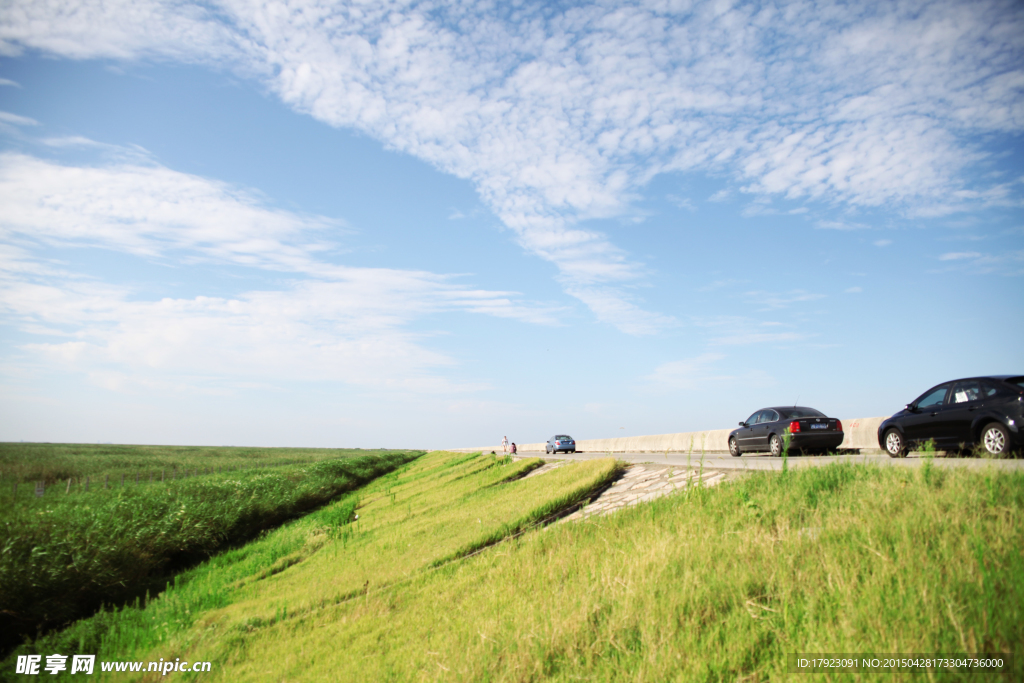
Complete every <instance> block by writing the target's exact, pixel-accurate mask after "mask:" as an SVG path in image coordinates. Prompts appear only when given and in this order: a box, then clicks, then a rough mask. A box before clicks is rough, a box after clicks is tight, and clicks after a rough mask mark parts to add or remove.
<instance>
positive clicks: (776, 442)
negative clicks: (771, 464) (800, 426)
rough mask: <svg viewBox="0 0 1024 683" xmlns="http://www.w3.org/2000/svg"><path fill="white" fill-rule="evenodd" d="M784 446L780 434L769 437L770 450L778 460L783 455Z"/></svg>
mask: <svg viewBox="0 0 1024 683" xmlns="http://www.w3.org/2000/svg"><path fill="white" fill-rule="evenodd" d="M783 447H784V444H783V443H782V437H780V436H779V435H778V434H772V435H771V436H769V437H768V450H770V451H771V452H772V455H774V456H775V457H776V458H777V457H779V456H780V455H782V449H783Z"/></svg>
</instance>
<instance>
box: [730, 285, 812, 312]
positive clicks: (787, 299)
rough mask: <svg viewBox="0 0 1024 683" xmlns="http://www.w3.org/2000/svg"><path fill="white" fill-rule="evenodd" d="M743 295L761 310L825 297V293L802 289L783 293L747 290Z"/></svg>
mask: <svg viewBox="0 0 1024 683" xmlns="http://www.w3.org/2000/svg"><path fill="white" fill-rule="evenodd" d="M743 296H744V297H745V298H746V299H747V302H748V303H749V304H751V305H753V306H758V307H760V310H762V311H770V310H775V309H780V308H788V307H789V306H792V305H793V304H797V303H803V302H805V301H817V300H818V299H824V298H825V295H824V294H815V293H813V292H806V291H804V290H802V289H794V290H792V291H789V292H783V293H779V292H764V291H752V292H745V293H744V294H743Z"/></svg>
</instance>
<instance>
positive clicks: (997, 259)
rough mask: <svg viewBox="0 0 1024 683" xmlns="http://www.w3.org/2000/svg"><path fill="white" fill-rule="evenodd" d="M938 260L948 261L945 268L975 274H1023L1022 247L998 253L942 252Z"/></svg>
mask: <svg viewBox="0 0 1024 683" xmlns="http://www.w3.org/2000/svg"><path fill="white" fill-rule="evenodd" d="M939 260H940V261H948V262H949V263H950V265H949V267H948V268H946V270H961V271H965V272H969V273H974V274H976V275H988V274H991V273H998V274H1001V275H1011V276H1020V275H1024V249H1018V250H1015V251H1005V252H1002V253H1000V254H983V253H980V252H977V251H957V252H950V253H947V254H942V255H941V256H939Z"/></svg>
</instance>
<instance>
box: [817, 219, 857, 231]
mask: <svg viewBox="0 0 1024 683" xmlns="http://www.w3.org/2000/svg"><path fill="white" fill-rule="evenodd" d="M815 227H816V228H820V229H822V230H868V229H870V228H871V226H870V225H866V224H864V223H849V222H847V221H818V223H817V224H816V225H815Z"/></svg>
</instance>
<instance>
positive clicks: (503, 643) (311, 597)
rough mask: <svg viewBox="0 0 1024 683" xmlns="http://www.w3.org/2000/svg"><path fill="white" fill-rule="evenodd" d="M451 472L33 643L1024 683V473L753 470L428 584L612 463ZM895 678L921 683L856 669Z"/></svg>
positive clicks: (384, 670) (421, 464)
mask: <svg viewBox="0 0 1024 683" xmlns="http://www.w3.org/2000/svg"><path fill="white" fill-rule="evenodd" d="M445 457H449V458H450V457H451V456H445ZM453 462H456V463H457V462H458V461H457V460H455V461H453V460H448V461H447V462H445V461H444V460H442V456H440V455H438V454H432V455H430V456H427V457H425V458H423V459H421V460H420V461H418V462H416V463H413V464H412V465H410V466H408V467H407V468H406V471H405V472H404V473H402V474H401V475H398V476H396V475H390V476H389V477H387V481H385V480H379V481H378V482H375V483H374V484H371V486H370V489H371V490H372V493H367V494H364V499H363V503H364V505H365V507H364V508H361V509H360V510H359V512H360V520H359V522H358V525H349V526H344V525H343V526H340V527H339V526H337V522H341V521H343V520H344V519H345V515H347V514H348V513H349V511H351V510H353V509H354V507H353V501H352V500H351V499H349V500H345V501H340V502H339V503H336V504H334V505H331V506H328V507H327V508H325V509H323V510H321V511H318V512H316V513H314V514H312V515H309V516H308V517H306V518H303V519H301V520H298V521H296V522H293V523H291V524H289V525H288V526H286V527H284V528H282V529H280V530H278V531H275V532H273V533H271V534H269V535H268V536H267V537H266V538H264V539H261V540H260V541H258V542H256V543H252V544H250V545H248V546H246V547H245V548H242V549H238V550H234V551H230V552H228V553H224V554H222V555H219V556H217V557H216V558H214V559H213V560H211V561H210V562H208V563H206V564H204V565H203V566H201V567H199V568H197V569H196V570H193V571H192V572H189V573H188V574H187V575H186V576H185V577H183V580H182V583H181V584H180V585H179V586H178V587H177V588H175V589H173V590H171V591H168V592H167V593H166V594H165V595H164V596H163V597H161V598H160V599H159V600H155V601H154V602H153V603H152V604H151V605H150V607H149V608H147V609H145V610H134V609H129V610H125V611H122V612H119V613H116V614H109V613H108V614H104V615H101V617H102V618H96V619H92V620H88V621H86V622H82V623H81V624H79V625H78V626H77V627H76V628H75V629H72V630H69V631H68V632H66V633H65V634H64V635H63V636H62V638H63V639H64V640H62V641H61V640H52V639H51V640H47V641H43V642H40V643H37V644H36V645H35V646H33V648H32V649H31V650H30V651H32V652H37V653H50V652H71V651H77V652H99V653H100V658H106V659H122V660H127V659H136V660H152V661H155V660H157V659H158V658H161V657H163V658H165V659H167V658H176V657H181V658H182V659H188V660H189V661H203V660H208V661H211V662H213V663H214V665H213V670H212V671H211V672H210V673H207V674H203V675H202V678H203V680H206V679H208V678H210V679H217V680H231V681H236V680H237V681H265V680H290V681H291V680H332V681H333V680H359V681H363V680H400V681H404V680H420V679H440V680H467V681H468V680H473V681H476V680H512V681H531V680H566V681H567V680H578V679H586V680H598V681H619V680H649V681H662V680H682V681H692V680H699V681H737V680H744V681H763V680H788V679H789V678H790V676H788V675H787V674H785V673H784V672H785V670H786V656H787V654H788V653H795V652H805V653H829V652H835V653H882V654H897V653H980V652H1001V653H1011V654H1013V656H1014V669H1013V671H1011V672H1009V673H1008V674H1005V675H1003V676H998V675H995V676H994V675H987V676H986V677H985V678H986V680H1006V681H1018V680H1022V679H1024V648H1022V643H1024V614H1022V609H1024V608H1022V605H1024V555H1022V551H1021V548H1022V547H1024V475H1021V474H1018V473H1002V472H994V471H989V472H985V471H982V472H975V471H968V470H966V469H964V470H960V469H945V468H944V469H935V468H932V467H930V466H929V465H928V464H926V465H925V466H924V467H922V468H920V469H916V470H910V469H904V468H895V467H894V468H876V467H871V466H865V465H850V464H833V465H830V466H828V467H822V468H806V469H799V470H796V471H789V472H786V473H781V474H780V473H761V472H755V473H751V474H750V475H749V476H748V477H746V478H744V479H741V480H738V481H735V482H728V483H724V484H721V485H719V486H717V487H715V488H712V489H694V490H691V491H690V492H689V493H687V494H678V495H674V496H670V497H666V498H662V499H659V500H656V501H654V502H652V503H649V504H644V505H640V506H636V507H633V508H629V509H626V510H623V511H620V512H618V513H615V514H613V515H610V516H606V517H600V518H596V519H593V520H591V521H588V522H582V523H566V524H558V525H555V526H551V527H547V528H546V529H545V530H544V531H536V532H531V533H527V534H524V535H522V536H519V537H517V538H514V539H511V540H509V541H507V542H505V543H501V544H498V545H494V546H492V547H489V548H487V549H485V550H484V551H483V552H479V553H477V554H475V555H473V556H470V557H466V558H464V559H461V560H459V561H455V562H449V563H446V564H444V565H442V566H439V567H437V568H436V569H434V570H432V571H423V570H424V569H425V568H427V567H431V566H436V565H437V562H438V561H439V560H442V559H443V558H446V557H453V556H456V555H458V554H460V553H466V552H467V551H469V550H471V549H473V548H477V547H480V546H481V545H482V542H483V540H484V539H493V538H496V537H498V536H501V535H504V534H507V533H508V532H509V531H511V530H512V529H516V528H521V527H524V526H528V525H529V524H530V521H529V520H531V519H532V518H535V517H536V514H543V510H549V509H551V508H552V507H554V505H553V503H552V500H553V499H554V498H562V499H563V500H570V499H572V498H573V496H574V495H579V494H578V493H577V494H574V493H573V491H580V490H582V488H583V487H584V486H583V485H584V484H587V483H590V484H596V483H598V482H600V481H602V480H603V479H602V477H606V476H607V473H608V472H610V471H611V469H610V465H602V466H601V467H607V468H608V469H606V470H599V469H596V468H597V467H598V463H595V462H594V461H591V462H588V463H579V464H576V465H568V466H565V467H563V468H560V469H557V470H554V471H552V472H550V473H547V474H545V475H543V476H540V477H535V478H531V479H525V480H521V481H517V482H513V483H511V484H503V485H489V486H488V485H486V484H488V483H493V482H496V481H500V480H501V479H503V478H504V476H503V475H502V473H501V472H500V471H499V470H500V469H503V468H496V467H495V466H493V465H490V466H487V467H486V468H485V467H484V466H485V465H486V459H484V461H483V462H479V461H476V460H468V461H463V462H461V463H458V464H454V465H452V463H453ZM586 468H595V469H593V470H591V469H586ZM531 510H538V512H537V513H536V514H531V513H530V512H529V511H531ZM275 572H276V573H275ZM103 620H106V621H103ZM97 634H101V636H102V637H100V635H97ZM90 639H93V640H90ZM100 641H102V642H101V645H99V646H98V648H97V647H91V646H90V644H91V643H95V642H100ZM83 644H84V645H83ZM3 666H5V667H9V668H10V670H13V660H12V659H8V660H7V661H6V662H4V664H3ZM181 675H182V676H183V677H185V678H188V677H189V676H191V674H188V675H185V674H181ZM114 676H116V677H118V679H119V680H120V679H122V678H124V677H126V676H129V674H114ZM804 676H806V677H807V679H808V680H835V678H833V679H827V678H826V677H825V676H819V675H803V676H801V678H803V677H804ZM976 676H977V674H960V673H950V672H938V673H932V674H929V675H927V678H928V680H967V679H972V680H973V679H974V678H975V677H976ZM883 677H884V679H885V680H887V681H893V680H895V681H899V680H918V679H919V678H921V676H920V675H907V674H883V675H882V676H878V675H851V674H844V675H842V676H841V678H842V680H877V679H880V678H883ZM157 678H159V676H153V675H152V674H149V680H156V679H157Z"/></svg>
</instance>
